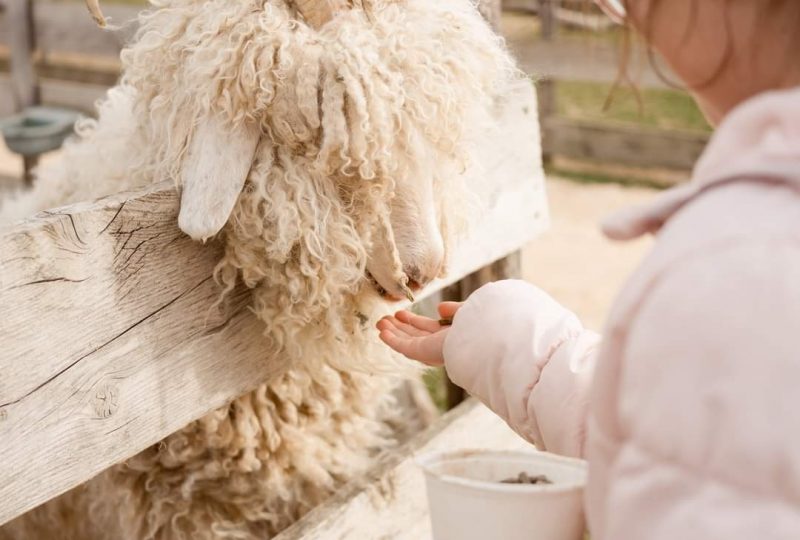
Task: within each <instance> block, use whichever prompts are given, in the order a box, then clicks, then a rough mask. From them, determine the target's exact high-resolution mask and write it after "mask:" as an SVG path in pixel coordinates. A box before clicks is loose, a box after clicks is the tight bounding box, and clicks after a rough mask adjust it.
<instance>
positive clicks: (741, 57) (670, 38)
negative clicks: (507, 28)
mask: <svg viewBox="0 0 800 540" xmlns="http://www.w3.org/2000/svg"><path fill="white" fill-rule="evenodd" d="M598 3H600V4H601V5H604V7H607V8H608V7H611V8H612V10H613V9H614V7H615V4H619V5H621V6H624V10H625V11H626V12H627V16H626V17H625V18H626V20H627V22H628V24H629V25H630V26H632V27H633V28H634V29H636V30H637V31H638V32H639V33H640V34H641V35H642V36H644V38H645V40H647V42H648V43H649V44H650V45H651V46H652V47H653V48H654V49H655V50H656V51H658V52H659V53H660V54H661V56H662V57H663V58H664V60H665V61H666V62H667V63H668V64H669V65H670V67H671V68H672V69H673V71H674V72H675V73H676V74H677V75H678V76H679V77H680V78H681V79H682V80H683V81H684V82H685V84H686V85H687V87H688V88H689V90H691V92H692V93H693V94H694V96H695V98H696V99H697V101H698V102H699V104H700V106H701V107H702V108H703V110H704V111H705V113H706V115H707V116H708V117H709V120H711V121H712V122H714V123H716V122H719V121H720V120H721V119H722V118H723V117H724V116H725V115H726V114H727V112H728V111H730V110H731V109H732V108H733V107H735V106H736V105H737V104H739V103H741V102H742V101H744V100H745V99H747V98H749V97H752V96H754V95H756V94H758V93H760V92H764V91H766V90H773V89H779V88H787V87H791V86H797V85H800V0H598Z"/></svg>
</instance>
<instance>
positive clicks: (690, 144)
mask: <svg viewBox="0 0 800 540" xmlns="http://www.w3.org/2000/svg"><path fill="white" fill-rule="evenodd" d="M542 122H543V124H544V128H543V129H544V141H543V142H544V152H545V154H553V155H560V156H564V157H569V158H574V159H582V160H590V161H601V162H607V163H617V164H620V165H631V166H640V167H665V168H670V169H691V168H692V167H693V166H694V164H695V162H696V161H697V159H698V158H699V157H700V154H702V152H703V149H704V148H705V146H706V144H707V143H708V135H707V134H705V133H694V132H686V131H673V130H660V129H647V128H643V127H641V126H631V127H628V126H622V125H614V124H609V123H597V122H582V121H576V120H567V119H563V118H556V117H550V118H548V119H546V120H545V119H543V120H542Z"/></svg>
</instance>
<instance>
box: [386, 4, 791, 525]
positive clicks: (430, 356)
mask: <svg viewBox="0 0 800 540" xmlns="http://www.w3.org/2000/svg"><path fill="white" fill-rule="evenodd" d="M604 3H605V4H608V5H606V6H605V7H606V8H607V9H613V8H615V6H614V5H613V4H614V2H611V1H610V0H607V1H606V2H604ZM625 4H627V6H626V7H627V15H624V14H623V13H621V10H618V9H614V13H615V14H616V15H617V16H624V17H625V19H626V21H627V22H628V24H630V25H631V26H632V27H633V28H635V29H636V30H637V31H638V32H640V33H641V34H642V35H643V36H644V38H645V39H646V40H647V41H648V42H649V44H650V45H651V46H652V47H653V48H654V49H655V50H656V51H658V52H659V53H660V55H661V56H662V57H663V58H664V59H665V60H666V61H667V62H668V63H669V65H670V66H671V68H672V70H673V71H674V73H675V74H677V75H678V76H679V77H680V78H681V79H683V80H684V81H685V83H686V84H687V86H688V87H689V88H690V89H691V91H692V93H693V94H694V96H695V98H696V99H697V102H698V103H699V104H700V106H701V107H702V109H703V110H704V112H705V113H706V115H707V117H708V118H709V120H710V121H712V122H713V123H715V124H718V129H717V131H716V133H715V135H714V136H713V138H712V140H711V142H710V144H709V146H708V148H707V149H706V151H705V153H704V155H703V157H702V158H701V159H700V161H699V162H698V164H697V166H696V168H695V170H694V177H693V180H692V182H691V183H690V184H688V185H686V186H682V187H679V188H677V189H673V190H671V191H669V192H667V193H665V194H664V195H662V196H660V197H658V198H657V199H656V200H655V201H654V202H653V203H652V204H650V205H649V206H647V207H645V208H638V209H633V210H630V211H628V212H626V213H623V214H621V215H619V216H616V217H615V218H613V219H612V220H610V221H608V222H607V223H606V224H605V226H604V229H605V232H606V234H607V235H608V236H610V237H611V238H615V239H623V240H624V239H630V238H634V237H637V236H639V235H642V234H645V233H656V234H657V236H658V239H657V243H656V246H655V248H654V249H653V251H652V253H651V254H650V255H649V256H648V257H647V259H646V260H645V261H644V263H643V264H642V266H641V268H639V269H638V270H637V271H636V272H635V274H634V275H633V277H632V278H631V279H630V281H629V283H628V284H627V285H626V287H625V288H624V289H623V291H622V292H621V294H620V295H619V297H618V299H617V302H616V305H615V306H614V309H613V310H612V312H611V316H610V319H609V322H608V323H607V326H606V330H605V336H604V340H603V342H602V344H600V341H599V337H598V336H596V335H595V334H593V333H592V332H589V331H587V330H584V329H583V328H582V326H581V324H580V322H579V321H578V320H577V318H576V317H575V315H573V314H572V313H571V312H570V311H568V310H567V309H565V308H563V307H561V306H560V305H559V304H558V303H556V302H555V301H554V300H553V299H552V298H550V297H549V296H547V295H546V294H545V293H544V292H542V291H540V290H538V289H537V288H536V287H534V286H532V285H528V284H526V283H524V282H521V281H501V282H497V283H493V284H490V285H486V286H484V287H482V288H481V289H480V290H478V291H477V292H475V294H473V295H472V296H471V297H470V298H469V299H468V300H467V301H466V302H465V303H463V304H457V303H445V304H442V305H441V306H440V312H441V314H442V315H443V316H454V320H453V325H452V327H450V328H443V327H440V326H439V324H438V323H437V322H435V321H433V320H431V319H427V318H423V317H419V316H416V315H413V314H411V313H409V312H406V311H402V312H399V313H398V314H397V315H396V316H395V317H389V318H386V319H384V320H382V321H381V322H379V324H378V328H379V329H380V331H381V333H380V335H381V338H382V339H383V340H384V341H385V342H386V343H387V344H388V345H389V346H391V347H392V348H394V349H396V350H397V351H399V352H401V353H403V354H405V355H406V356H408V357H410V358H414V359H416V360H420V361H422V362H425V363H426V364H429V365H441V364H442V363H444V365H445V366H446V367H447V371H448V373H449V374H450V376H451V377H452V379H453V380H454V381H455V382H456V383H457V384H459V385H461V386H462V387H464V388H465V389H466V390H467V391H469V392H470V393H471V394H473V395H474V396H476V397H477V398H479V399H480V400H481V401H483V402H484V403H485V404H486V405H488V406H489V407H490V408H492V409H493V410H494V411H495V412H496V413H497V414H499V415H501V416H502V417H503V418H504V419H506V421H507V422H508V423H509V424H510V425H511V427H513V428H514V429H515V430H516V431H517V432H518V433H519V434H520V435H522V436H523V437H525V438H526V439H528V440H529V441H531V442H533V443H534V444H536V446H537V447H539V448H541V449H545V450H548V451H551V452H557V453H562V454H567V455H573V456H581V457H585V458H586V459H588V462H589V483H588V486H587V491H586V512H587V516H588V521H589V528H590V530H591V535H592V539H593V540H627V539H652V540H695V539H696V540H700V539H703V540H709V539H720V540H722V539H724V540H737V539H741V540H745V539H747V540H754V539H759V540H761V539H798V538H800V412H799V411H800V1H798V0H770V1H766V0H628V1H627V2H625ZM531 534H532V537H533V536H534V532H533V531H532V533H531Z"/></svg>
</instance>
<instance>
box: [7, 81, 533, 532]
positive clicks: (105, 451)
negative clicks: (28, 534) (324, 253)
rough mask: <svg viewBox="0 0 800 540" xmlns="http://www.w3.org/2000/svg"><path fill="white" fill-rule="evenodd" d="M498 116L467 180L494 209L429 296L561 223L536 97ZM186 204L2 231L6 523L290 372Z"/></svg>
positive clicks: (135, 206) (103, 212) (148, 199)
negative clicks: (192, 226)
mask: <svg viewBox="0 0 800 540" xmlns="http://www.w3.org/2000/svg"><path fill="white" fill-rule="evenodd" d="M497 118H498V130H497V131H493V132H487V133H485V134H482V136H483V137H485V139H484V140H482V141H479V144H477V145H476V150H475V154H474V165H473V168H472V169H471V170H470V171H468V172H467V175H468V176H467V178H468V181H469V184H470V185H471V186H472V187H473V189H474V190H475V191H476V193H477V194H478V196H479V197H480V198H481V200H483V201H485V202H486V208H485V210H484V211H483V212H482V213H481V214H480V215H477V216H475V226H474V229H473V231H472V233H471V235H470V236H469V238H468V239H466V240H465V241H464V242H463V243H461V247H460V249H459V250H457V253H456V254H455V256H454V258H453V261H452V264H453V266H452V271H451V274H450V277H449V278H448V279H445V280H440V281H438V282H436V283H433V284H432V285H430V286H429V287H428V289H427V290H426V291H425V294H424V295H422V296H423V297H424V296H425V295H428V294H432V293H433V292H436V291H439V290H441V289H443V288H444V287H447V286H449V285H452V284H453V283H456V282H458V281H459V280H462V279H463V278H465V277H467V276H470V275H471V274H474V273H475V272H476V271H478V272H479V271H480V269H481V268H484V267H487V266H491V265H492V264H493V263H494V262H495V261H497V260H501V259H503V258H506V257H508V256H509V255H512V254H514V253H515V252H517V251H518V250H519V249H520V248H522V247H523V246H524V245H525V244H526V243H527V242H528V241H530V240H531V239H532V238H533V237H534V236H535V235H536V234H537V233H538V232H539V231H541V230H542V229H543V228H544V227H545V226H546V224H547V219H548V218H547V208H546V202H545V196H544V185H543V184H544V175H543V172H542V168H541V160H540V153H539V149H540V146H541V145H540V139H539V131H538V123H537V121H536V99H535V95H534V93H533V91H532V88H531V86H530V85H528V84H523V85H521V86H520V88H519V89H518V91H517V92H516V93H515V94H514V95H513V96H512V97H511V98H510V99H509V100H508V101H506V102H504V103H500V104H498V110H497ZM178 202H179V201H178V195H177V194H176V192H175V190H174V188H173V186H172V185H170V184H156V185H153V186H152V187H149V188H147V189H143V190H141V191H138V192H134V193H123V194H118V195H114V196H111V197H108V198H105V199H102V200H99V201H96V202H86V203H80V204H75V205H72V206H69V207H65V208H60V209H54V210H50V211H47V212H44V213H41V214H39V215H37V216H36V217H33V218H31V219H28V220H26V221H24V222H21V223H19V224H16V225H14V226H11V227H6V228H0V320H2V325H0V373H2V376H1V377H0V441H2V448H3V459H2V460H0V524H2V523H3V522H5V521H8V520H9V519H11V518H13V517H14V516H16V515H18V514H21V513H23V512H25V511H27V510H29V509H31V508H33V507H34V506H36V505H38V504H40V503H42V502H44V501H46V500H48V499H50V498H51V497H54V496H57V495H59V494H60V493H62V492H64V491H66V490H68V489H70V488H71V487H73V486H75V485H78V484H80V483H82V482H84V481H85V480H87V479H89V478H91V477H92V476H94V475H95V474H97V473H99V472H100V471H102V470H103V469H105V468H106V467H109V466H110V465H112V464H114V463H117V462H119V461H121V460H124V459H126V458H127V457H129V456H132V455H134V454H135V453H137V452H139V451H141V450H142V449H144V448H146V447H147V446H149V445H151V444H154V443H155V442H157V441H158V440H160V439H162V438H163V437H165V436H166V435H168V434H170V433H172V432H174V431H175V430H177V429H179V428H180V427H182V426H184V425H186V424H187V423H189V422H190V421H192V420H194V419H197V418H198V417H200V416H202V415H203V414H205V413H206V412H208V411H210V410H212V409H214V408H216V407H219V406H221V405H223V404H224V403H226V402H228V401H229V400H231V399H232V398H234V397H236V396H239V395H241V394H243V393H245V392H246V391H248V390H250V389H252V388H253V387H254V386H255V385H256V384H258V383H259V382H261V381H265V380H269V379H270V378H271V377H274V376H275V375H276V374H278V373H280V372H281V371H282V370H283V369H285V368H286V366H284V365H280V363H270V364H267V363H265V362H263V356H262V354H261V350H262V348H261V346H260V344H261V340H262V339H263V337H262V325H261V324H260V323H259V322H258V321H257V320H256V319H255V318H254V316H253V315H252V314H251V313H250V311H249V310H248V309H247V303H248V299H249V296H248V292H247V291H246V290H239V291H238V292H236V293H235V295H234V297H233V300H232V302H231V303H230V305H228V306H226V307H225V309H223V310H221V311H217V310H211V306H212V304H213V303H214V301H215V300H216V298H217V295H218V289H217V287H216V285H215V284H214V282H213V280H212V278H211V273H212V269H213V267H214V265H215V263H216V261H217V260H218V259H219V257H220V249H221V246H220V245H218V244H215V243H214V242H211V243H209V244H206V245H201V244H199V243H195V242H192V241H191V240H190V239H189V238H188V237H186V236H185V235H184V234H183V233H181V231H180V230H179V229H178V228H177V225H176V222H177V219H176V216H177V211H178ZM477 275H478V277H480V275H481V274H480V273H479V274H477ZM497 277H504V276H497ZM469 286H470V287H473V286H474V284H472V285H469Z"/></svg>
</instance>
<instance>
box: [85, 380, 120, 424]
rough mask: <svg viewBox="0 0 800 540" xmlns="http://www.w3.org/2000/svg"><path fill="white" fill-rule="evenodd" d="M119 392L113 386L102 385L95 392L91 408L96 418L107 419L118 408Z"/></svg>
mask: <svg viewBox="0 0 800 540" xmlns="http://www.w3.org/2000/svg"><path fill="white" fill-rule="evenodd" d="M118 398H119V390H118V388H117V387H116V386H115V385H113V384H104V385H102V386H101V387H100V388H98V389H97V391H95V394H94V397H92V406H93V407H94V413H95V415H96V417H97V418H108V417H110V416H111V415H113V414H114V413H115V412H117V409H118V408H119V399H118Z"/></svg>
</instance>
